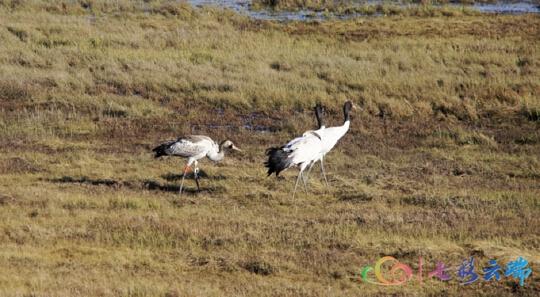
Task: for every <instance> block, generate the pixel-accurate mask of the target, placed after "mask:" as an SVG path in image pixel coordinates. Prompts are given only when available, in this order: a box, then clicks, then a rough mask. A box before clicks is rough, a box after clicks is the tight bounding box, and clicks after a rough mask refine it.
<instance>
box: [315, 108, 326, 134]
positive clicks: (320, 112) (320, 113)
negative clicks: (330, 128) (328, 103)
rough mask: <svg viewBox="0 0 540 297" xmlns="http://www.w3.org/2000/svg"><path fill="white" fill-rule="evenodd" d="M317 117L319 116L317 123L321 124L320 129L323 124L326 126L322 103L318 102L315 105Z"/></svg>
mask: <svg viewBox="0 0 540 297" xmlns="http://www.w3.org/2000/svg"><path fill="white" fill-rule="evenodd" d="M315 117H316V118H317V125H318V126H319V129H320V128H321V127H322V126H324V121H323V110H322V106H321V105H320V104H317V105H316V106H315Z"/></svg>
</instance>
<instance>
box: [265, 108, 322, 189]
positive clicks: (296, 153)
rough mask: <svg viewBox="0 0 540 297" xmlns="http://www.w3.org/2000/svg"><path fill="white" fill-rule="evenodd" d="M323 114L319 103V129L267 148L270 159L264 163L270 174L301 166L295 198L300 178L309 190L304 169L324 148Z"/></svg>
mask: <svg viewBox="0 0 540 297" xmlns="http://www.w3.org/2000/svg"><path fill="white" fill-rule="evenodd" d="M321 114H322V107H321V106H320V105H318V106H316V107H315V115H316V117H317V120H318V124H319V129H318V130H312V131H306V132H305V133H304V134H303V135H302V136H300V137H297V138H295V139H293V140H291V141H289V142H288V143H287V144H285V145H284V146H281V147H271V148H269V149H268V150H266V155H267V156H268V160H267V161H266V162H265V163H264V164H265V166H266V167H267V168H268V176H270V175H272V173H275V174H276V176H279V173H280V172H281V171H284V170H286V169H288V168H290V167H293V166H298V167H299V168H300V172H299V173H298V177H297V178H296V183H295V185H294V190H293V198H294V196H295V194H296V188H297V187H298V182H299V181H300V178H302V181H303V183H304V190H305V191H306V192H307V185H306V179H305V178H304V176H303V173H304V170H306V168H307V167H308V166H309V165H310V164H311V163H312V162H314V161H315V160H317V159H318V158H319V157H320V154H321V151H322V149H323V147H322V141H321V136H320V131H321V130H324V129H325V128H324V125H323V123H322V121H321V120H322V118H321Z"/></svg>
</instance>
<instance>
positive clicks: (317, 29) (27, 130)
mask: <svg viewBox="0 0 540 297" xmlns="http://www.w3.org/2000/svg"><path fill="white" fill-rule="evenodd" d="M539 32H540V18H539V17H538V16H537V15H521V16H510V15H508V16H491V15H490V16H486V15H462V14H458V15H455V16H452V17H447V16H434V17H412V16H395V17H384V18H369V19H355V20H349V21H328V22H310V23H287V24H282V23H274V22H265V21H253V20H249V19H247V18H245V17H242V16H238V15H235V14H233V13H231V12H223V11H219V10H215V9H211V8H204V9H200V10H194V9H192V8H191V7H190V6H188V5H185V4H182V3H180V4H178V3H176V2H169V1H149V2H145V1H97V0H96V1H58V2H55V3H54V4H51V2H50V1H38V0H27V1H0V41H1V42H0V115H1V117H0V152H1V153H0V217H2V222H1V223H0V230H1V232H0V270H1V273H0V295H2V296H80V295H86V296H380V295H382V296H417V295H420V296H422V295H425V296H463V295H465V296H505V295H506V296H513V295H519V296H536V295H537V293H538V291H539V290H540V287H539V286H540V278H539V277H538V273H537V271H538V269H539V267H540V265H539V264H540V256H539V251H540V234H539V230H540V220H539V218H538V215H539V210H540V196H539V194H540V188H539V185H540V171H539V168H540V159H539V156H540V132H538V131H539V129H538V128H539V125H540V121H539V119H540V116H539V115H540V98H539V97H538V94H539V93H540V92H539V91H540V67H539V66H540V62H539V61H540V43H539V42H538V36H539ZM346 99H352V100H353V101H354V102H355V103H356V104H357V105H359V106H361V107H362V108H363V110H361V111H357V112H355V113H354V114H353V115H352V116H353V118H352V126H351V131H350V132H349V133H348V134H347V135H346V136H345V138H344V139H343V140H342V141H341V142H340V144H339V145H338V146H337V147H336V149H335V150H334V151H332V152H331V153H330V154H329V155H328V157H327V162H328V163H327V164H328V166H327V170H328V172H329V178H330V184H331V186H330V188H328V189H327V188H325V187H324V185H323V184H322V183H321V180H320V178H319V174H318V172H317V171H318V168H315V169H314V172H313V173H312V178H311V182H310V183H311V188H310V190H309V192H308V193H307V194H304V193H300V194H299V195H298V197H297V198H296V199H295V200H292V199H291V190H292V187H293V180H294V171H293V170H291V172H286V173H285V179H275V178H273V177H272V178H267V177H265V170H264V167H263V165H262V162H263V161H264V149H265V148H267V147H268V146H271V145H278V144H282V143H284V142H285V141H286V140H288V139H290V138H291V137H293V136H295V135H298V134H300V133H302V132H303V131H305V130H307V129H312V128H313V127H314V123H315V121H314V119H313V115H312V114H311V112H310V108H311V106H312V105H313V104H314V103H315V102H317V101H320V102H323V103H324V104H325V105H326V106H327V107H328V122H329V123H330V124H332V125H336V124H338V123H340V121H341V119H340V118H341V111H340V110H341V109H340V108H341V104H342V103H343V101H344V100H346ZM186 133H202V134H207V135H210V136H212V137H213V138H215V139H219V140H221V139H225V138H231V139H232V140H233V141H234V142H235V143H236V144H238V145H239V146H240V147H241V148H242V149H244V150H245V152H244V153H243V154H241V155H240V154H235V155H229V156H227V158H226V160H225V161H224V162H223V163H222V164H218V165H213V164H210V163H209V162H207V161H203V162H202V164H201V167H202V169H203V170H204V171H205V172H206V173H207V174H208V177H207V178H204V179H203V180H202V185H203V188H204V189H205V190H204V191H203V192H202V193H199V194H195V193H193V190H194V184H193V181H191V180H188V181H187V192H186V194H185V195H184V196H183V197H178V195H177V190H178V185H179V176H178V174H179V172H180V170H181V168H182V166H183V164H182V161H181V160H179V159H165V160H161V161H156V160H154V159H152V156H151V154H150V150H151V148H152V147H153V146H154V145H156V144H158V143H159V142H160V141H162V140H166V139H169V138H172V137H176V136H180V135H182V134H186ZM385 255H391V256H394V257H396V258H398V259H399V260H401V261H402V262H404V263H407V264H409V265H411V266H412V267H413V268H414V269H416V268H417V264H416V263H417V261H418V257H419V256H422V257H423V258H424V260H425V262H426V265H428V266H427V267H425V269H426V270H429V269H432V268H433V266H434V264H435V263H434V262H435V261H436V260H442V261H444V262H445V263H447V264H449V265H458V264H459V263H460V262H461V261H462V260H463V259H465V258H467V257H469V256H471V255H473V256H475V258H476V261H477V269H479V268H480V267H482V266H485V264H486V263H487V260H488V259H490V258H497V259H499V261H500V262H501V264H504V263H506V262H507V261H508V260H510V259H513V258H515V257H517V256H524V257H526V258H527V259H528V260H529V261H530V262H531V266H532V268H533V274H532V276H531V277H530V278H529V279H528V280H527V281H526V286H524V287H519V286H517V285H516V282H515V281H513V280H510V279H505V280H504V281H500V282H489V283H487V282H479V283H475V284H473V285H470V286H462V285H459V282H458V281H457V280H456V279H455V274H453V277H454V280H452V281H450V282H449V283H443V282H439V281H435V280H432V281H425V282H424V284H422V285H421V284H419V283H418V282H411V283H409V284H408V285H407V286H399V287H379V286H374V285H369V284H365V283H359V282H358V281H357V280H358V273H359V271H360V268H361V267H362V266H364V265H372V264H373V263H374V261H376V260H377V259H378V258H380V257H381V256H385Z"/></svg>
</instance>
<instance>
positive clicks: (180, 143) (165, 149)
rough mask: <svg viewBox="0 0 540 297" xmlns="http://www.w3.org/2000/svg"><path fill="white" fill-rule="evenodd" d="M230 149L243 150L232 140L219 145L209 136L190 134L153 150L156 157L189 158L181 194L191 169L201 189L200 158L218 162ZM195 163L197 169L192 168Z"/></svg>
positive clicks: (198, 188) (183, 174) (181, 185)
mask: <svg viewBox="0 0 540 297" xmlns="http://www.w3.org/2000/svg"><path fill="white" fill-rule="evenodd" d="M229 150H236V151H241V150H240V149H239V148H237V147H236V146H235V145H234V143H232V141H230V140H225V141H223V142H221V144H219V145H218V144H217V143H216V142H215V141H213V140H212V139H211V138H210V137H208V136H204V135H189V136H186V137H180V138H178V139H177V140H172V141H168V142H165V143H162V144H160V145H159V146H157V147H155V148H154V149H153V150H152V151H153V152H154V153H155V155H154V158H159V157H161V156H177V157H182V158H187V159H188V161H187V164H186V166H185V167H184V170H183V173H182V183H181V184H180V190H179V192H180V195H181V194H182V188H183V187H184V178H185V177H186V173H188V171H189V170H192V171H193V174H194V176H195V182H196V183H197V190H198V191H200V190H201V188H200V186H199V166H198V165H199V162H198V160H199V159H202V158H204V157H208V159H210V160H212V161H214V162H218V161H221V160H222V159H223V158H224V157H225V151H229ZM193 164H194V165H195V166H194V167H195V170H193V169H192V168H191V165H193Z"/></svg>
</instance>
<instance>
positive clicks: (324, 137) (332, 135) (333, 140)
mask: <svg viewBox="0 0 540 297" xmlns="http://www.w3.org/2000/svg"><path fill="white" fill-rule="evenodd" d="M352 109H356V106H355V105H354V104H353V103H352V102H351V101H346V102H345V104H343V117H344V119H343V125H341V126H336V127H329V128H325V126H324V124H323V120H322V108H321V111H320V112H319V113H316V117H317V122H318V123H319V130H316V132H317V134H318V135H320V136H321V141H322V150H321V152H320V155H319V158H317V159H315V160H314V161H313V162H312V163H311V164H310V165H309V169H308V172H307V174H306V182H307V178H308V176H309V173H310V172H311V168H312V167H313V165H315V163H317V161H321V172H322V175H323V177H324V181H325V183H326V186H328V179H327V178H326V172H325V171H324V156H325V155H326V154H327V153H328V152H330V151H331V150H332V149H333V148H334V146H336V144H337V142H338V141H339V140H340V139H341V138H342V137H343V136H344V135H345V134H346V133H347V131H349V127H350V124H351V118H350V113H351V110H352ZM321 126H322V127H323V128H320V127H321Z"/></svg>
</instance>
